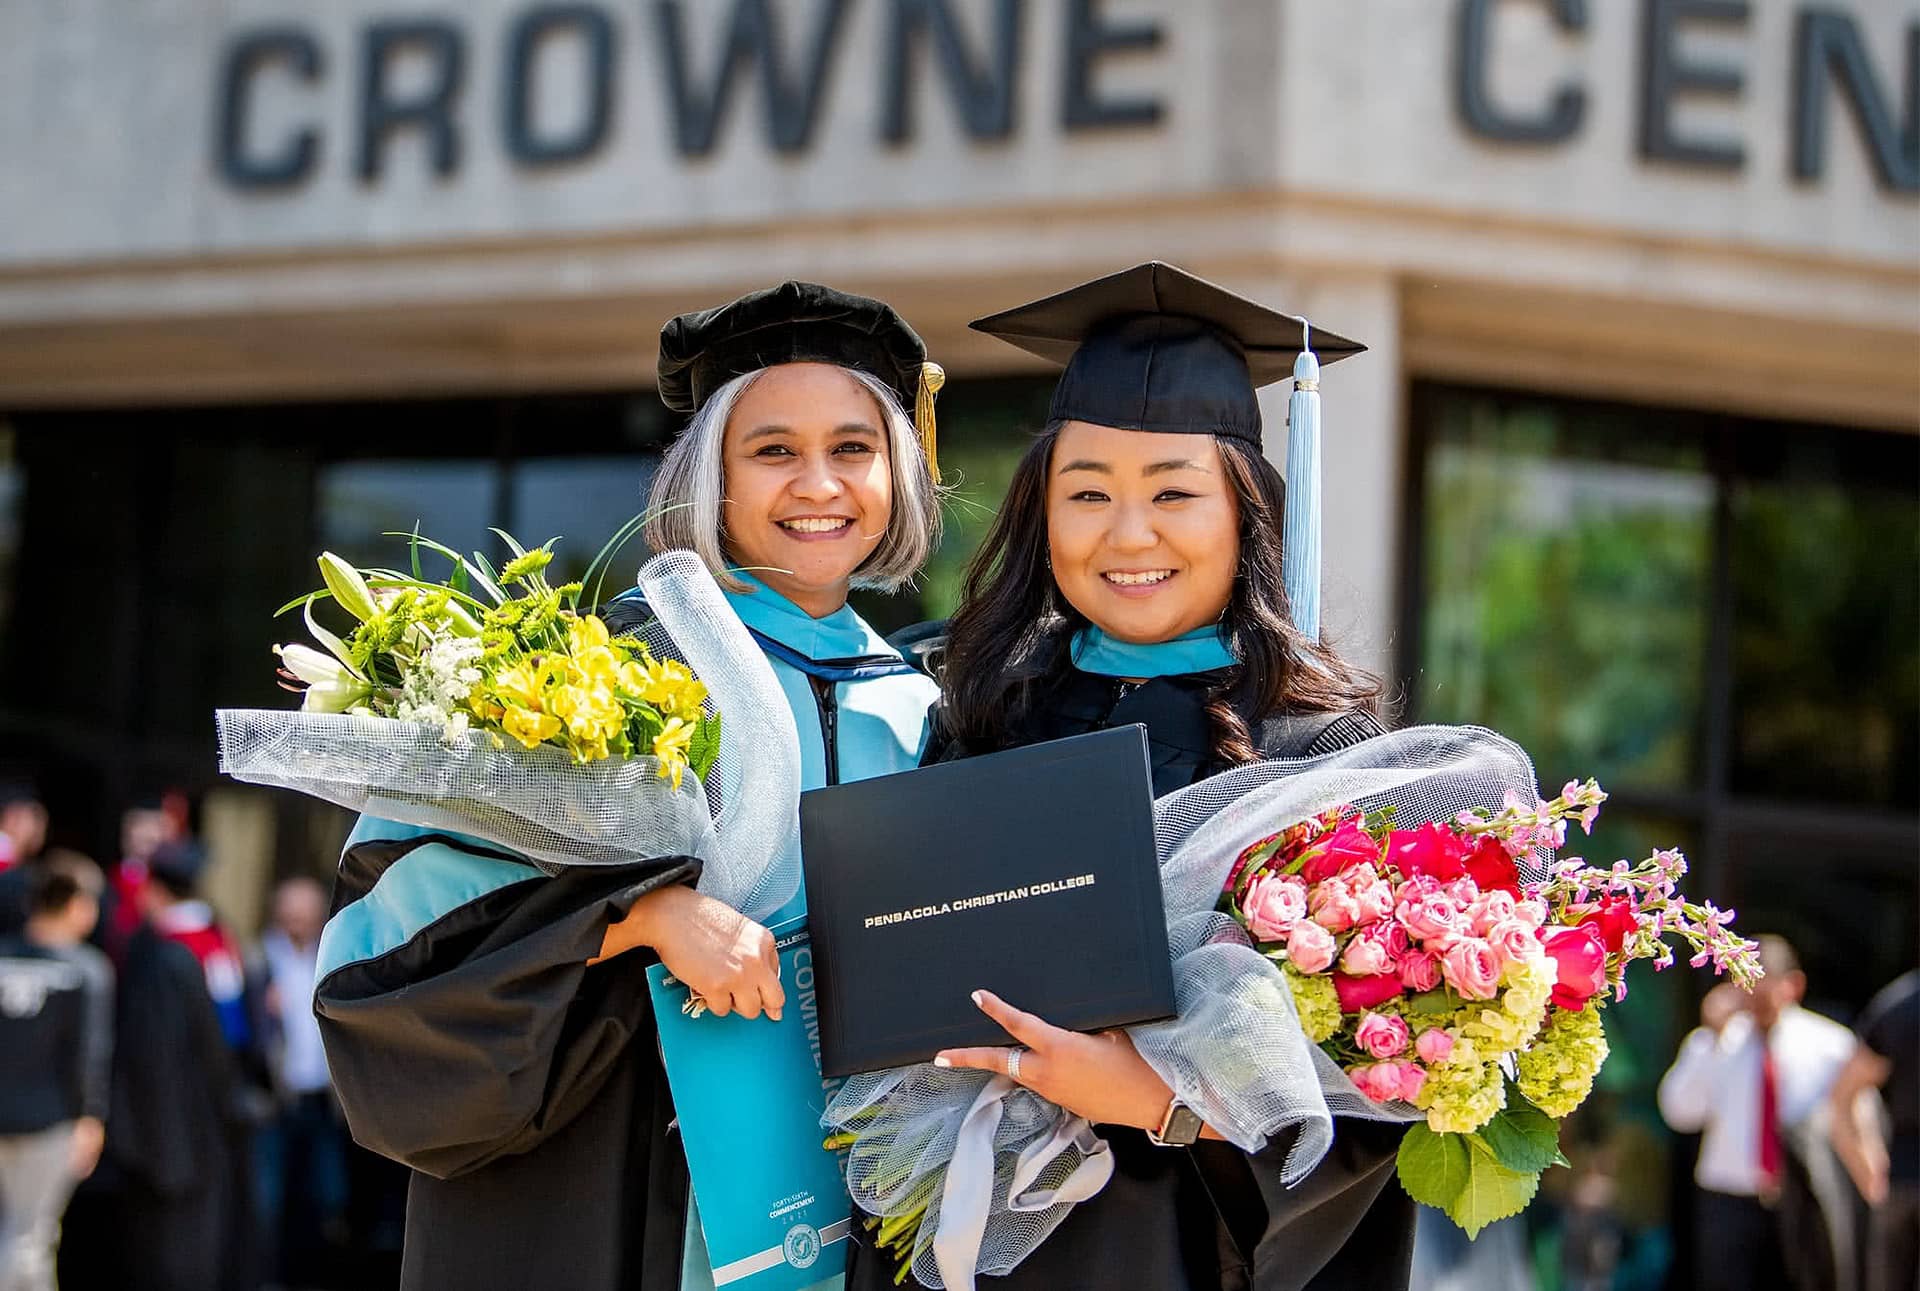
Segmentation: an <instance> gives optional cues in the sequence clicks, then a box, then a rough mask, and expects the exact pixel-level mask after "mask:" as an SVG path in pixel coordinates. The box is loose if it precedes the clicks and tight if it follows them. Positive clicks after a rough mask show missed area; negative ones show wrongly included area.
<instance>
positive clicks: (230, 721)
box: [215, 551, 800, 919]
mask: <svg viewBox="0 0 1920 1291" xmlns="http://www.w3.org/2000/svg"><path fill="white" fill-rule="evenodd" d="M639 585H640V589H641V591H642V592H643V594H644V595H645V597H646V601H647V606H648V608H649V609H650V610H651V611H652V612H653V614H654V615H655V616H656V617H655V620H654V621H653V622H652V623H650V624H649V625H648V626H647V627H646V628H645V629H644V631H643V633H642V636H643V637H644V639H645V640H646V642H647V645H648V647H649V648H650V649H651V650H652V651H653V653H654V655H655V657H656V658H662V659H679V660H681V661H682V662H684V663H685V664H686V665H687V666H688V667H689V668H691V669H692V670H693V672H694V675H695V676H697V677H699V678H700V680H701V681H703V682H705V683H706V686H707V693H708V704H709V706H710V707H711V708H713V709H714V710H715V711H718V712H719V713H720V715H721V726H720V755H719V757H718V758H716V759H715V761H714V765H713V768H712V770H711V771H710V772H709V774H708V776H707V782H706V784H704V785H702V784H701V782H700V781H699V779H698V778H696V777H694V776H692V775H688V776H687V777H686V778H685V779H684V780H683V781H682V783H681V786H680V787H679V788H678V789H675V788H674V787H673V785H672V784H671V783H670V782H669V781H667V780H663V779H661V778H660V776H659V763H658V762H657V761H655V759H653V758H651V757H640V758H629V759H624V760H621V759H608V760H605V761H600V762H593V763H589V764H587V765H584V766H582V765H578V764H576V763H574V762H573V761H572V759H570V758H569V757H568V756H567V755H566V754H565V753H563V752H561V751H559V750H557V749H554V748H549V747H541V748H535V749H524V748H520V747H518V746H517V745H511V744H510V745H508V746H507V747H505V748H496V747H495V746H494V743H493V741H492V739H491V738H489V737H488V736H486V735H483V734H480V733H478V732H475V733H472V734H470V735H468V736H467V737H465V738H464V739H461V740H459V741H457V742H455V743H453V744H448V743H446V742H444V741H443V740H442V738H441V735H440V732H439V731H438V730H437V729H435V728H433V727H429V726H423V725H415V724H413V723H409V722H401V721H395V720H392V719H389V718H379V717H354V716H351V715H347V714H324V713H303V712H289V711H282V710H277V709H222V710H221V711H220V712H219V713H217V714H216V715H215V721H216V724H217V726H218V728H219V736H220V769H221V770H222V771H224V772H226V773H227V774H228V775H230V776H233V777H234V778H235V779H237V780H244V781H247V782H249V783H252V784H264V785H273V786H276V787H279V788H284V789H295V790H298V791H299V792H301V793H305V794H309V795H311V796H313V797H316V798H322V799H325V800H326V801H328V802H332V803H338V804H339V805H340V806H342V807H347V808H350V809H352V810H355V811H365V812H370V813H372V814H374V815H378V816H383V817H386V818H388V819H391V820H398V821H401V822H403V823H405V824H410V825H419V826H423V827H425V828H429V829H445V830H449V831H453V832H456V833H463V834H471V835H474V836H477V837H480V838H484V839H486V840H487V841H489V842H493V843H497V844H499V845H500V846H502V847H505V848H508V849H509V850H511V851H514V852H516V853H518V854H520V855H522V856H525V857H527V858H528V859H530V860H532V861H533V862H535V863H536V864H538V865H540V866H541V867H542V868H544V869H548V870H556V869H561V868H565V867H568V866H577V865H623V864H630V863H632V862H635V861H641V860H646V859H648V858H651V857H660V856H697V857H699V858H700V859H701V861H702V862H704V867H705V868H704V870H703V872H702V874H701V878H700V883H699V889H700V891H702V892H704V893H706V894H707V895H709V896H712V897H715V898H716V899H718V900H721V901H724V902H726V903H727V904H728V905H730V906H732V907H734V908H735V909H736V910H739V911H740V912H742V913H743V914H745V915H747V917H749V918H753V919H764V918H765V917H766V916H768V915H770V914H772V913H773V912H774V911H775V910H778V909H779V908H780V907H781V906H782V905H784V904H786V902H787V901H788V900H789V899H791V898H792V896H793V894H794V893H795V892H796V891H797V890H798V889H799V883H800V858H799V853H798V851H797V849H796V848H795V846H794V838H793V835H794V820H795V819H796V817H797V814H798V810H799V801H800V743H799V736H798V734H797V733H796V731H795V728H794V725H793V714H792V712H791V710H790V709H789V708H788V706H787V701H786V697H785V695H784V694H783V693H782V692H781V689H780V683H779V682H778V681H777V680H776V679H775V677H774V675H773V669H772V668H771V667H770V666H769V665H768V663H767V660H766V656H765V655H764V654H763V653H762V652H761V650H760V647H759V646H758V645H756V644H755V643H754V640H753V638H752V637H751V636H750V635H749V634H748V632H747V630H746V628H745V626H744V625H742V624H741V622H740V620H739V618H738V616H736V615H735V614H734V612H733V609H732V607H731V606H729V605H728V604H727V600H726V597H725V596H723V595H721V592H720V588H719V586H718V585H717V584H716V583H715V582H714V581H713V576H712V575H711V574H709V573H708V572H707V570H706V568H705V566H703V565H702V564H701V563H700V560H699V558H698V557H697V556H695V555H694V554H693V553H691V552H686V551H670V552H665V553H663V554H661V555H659V556H656V557H654V558H653V559H652V560H650V561H648V562H647V564H646V565H645V566H644V567H643V568H642V569H641V571H640V579H639Z"/></svg>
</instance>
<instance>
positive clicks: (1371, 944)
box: [1340, 936, 1393, 977]
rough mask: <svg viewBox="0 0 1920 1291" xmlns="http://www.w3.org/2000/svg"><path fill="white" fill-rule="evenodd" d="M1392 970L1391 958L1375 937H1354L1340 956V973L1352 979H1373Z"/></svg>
mask: <svg viewBox="0 0 1920 1291" xmlns="http://www.w3.org/2000/svg"><path fill="white" fill-rule="evenodd" d="M1392 968H1393V956H1392V955H1390V954H1388V953H1387V948H1386V946H1385V945H1383V944H1382V943H1381V941H1380V940H1379V939H1378V938H1377V937H1366V936H1356V937H1355V938H1354V939H1353V940H1352V941H1349V942H1348V943H1347V948H1346V950H1344V951H1342V952H1341V955H1340V971H1341V972H1343V973H1348V974H1350V975H1352V976H1354V977H1373V976H1375V975H1376V974H1379V973H1385V972H1389V971H1391V970H1392Z"/></svg>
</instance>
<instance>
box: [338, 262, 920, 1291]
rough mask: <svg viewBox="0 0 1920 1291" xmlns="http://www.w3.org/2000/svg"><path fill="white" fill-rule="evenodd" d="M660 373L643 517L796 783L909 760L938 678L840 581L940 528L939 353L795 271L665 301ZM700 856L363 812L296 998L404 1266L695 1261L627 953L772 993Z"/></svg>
mask: <svg viewBox="0 0 1920 1291" xmlns="http://www.w3.org/2000/svg"><path fill="white" fill-rule="evenodd" d="M659 376H660V393H661V397H662V399H663V400H665V401H666V403H667V404H668V406H669V407H671V408H673V409H674V410H676V411H679V412H687V413H692V414H693V417H692V420H691V421H690V422H689V424H688V426H687V428H686V429H685V431H683V432H682V433H681V435H680V437H679V438H678V439H677V440H676V441H675V443H674V445H673V446H672V448H671V449H670V450H669V451H668V453H667V457H666V460H665V461H664V462H663V463H662V465H661V468H660V471H659V474H658V475H657V476H656V478H655V482H654V488H653V494H652V499H651V506H650V507H649V511H650V512H651V513H652V517H653V519H652V523H651V524H649V525H648V527H647V530H646V536H647V539H648V541H649V543H650V544H651V545H652V546H654V547H655V548H656V549H662V550H664V549H667V548H685V549H689V550H692V551H694V552H695V553H697V554H698V555H699V556H700V557H701V558H702V559H703V560H704V561H705V563H706V564H707V566H708V568H709V569H710V570H711V571H712V572H713V574H714V576H715V577H716V579H718V580H719V581H720V582H721V584H722V586H723V588H724V590H725V593H726V595H727V597H728V600H729V602H730V603H731V604H732V605H733V606H734V608H735V609H736V611H737V612H738V613H739V615H740V617H741V619H742V620H743V621H744V622H745V623H746V624H747V626H748V628H749V630H750V631H751V632H752V633H753V635H754V636H755V639H756V640H758V641H759V642H760V644H761V646H762V647H763V648H764V649H765V651H766V653H767V657H768V660H769V662H770V663H771V664H772V666H773V670H774V673H775V676H776V677H777V678H778V679H779V681H780V684H781V688H782V690H783V691H784V692H785V694H786V696H787V699H788V702H789V704H790V705H791V706H792V709H793V716H794V722H795V726H796V727H797V729H798V731H799V734H800V745H801V748H800V754H801V782H802V787H803V788H815V787H818V786H819V785H822V784H826V783H830V782H833V781H836V780H854V779H860V778H864V777H866V776H873V775H882V774H886V773H888V772H892V771H903V770H907V769H909V768H911V767H912V766H914V765H915V764H916V763H917V762H918V760H919V757H920V753H921V747H922V744H923V743H924V739H925V730H926V715H927V709H928V707H929V705H930V704H931V703H932V701H933V699H934V695H935V687H934V685H933V683H932V682H930V681H929V680H927V678H926V677H925V676H923V675H921V674H920V673H919V672H918V671H917V670H915V669H914V668H913V667H912V666H910V665H909V664H907V663H906V662H905V661H904V660H902V659H901V657H900V655H899V654H898V653H897V652H896V651H894V650H893V649H892V648H891V647H889V646H888V645H887V644H886V642H885V641H884V640H883V639H882V638H881V637H880V636H879V635H878V634H877V633H875V632H874V631H873V630H872V629H871V628H870V627H868V626H867V624H866V623H865V622H864V621H863V620H861V619H860V617H859V615H857V614H856V613H855V612H854V611H853V610H852V609H851V608H850V607H848V605H847V603H846V601H847V592H848V589H849V588H850V587H856V586H864V587H876V588H882V589H889V588H892V587H895V586H898V585H899V584H900V583H902V582H904V581H905V580H906V579H907V578H909V577H911V576H912V575H913V574H914V573H915V572H916V571H917V570H918V569H919V566H920V565H921V563H922V562H923V561H924V560H925V558H926V556H927V555H928V553H929V552H931V550H932V549H933V547H934V545H935V544H936V543H937V541H938V515H939V508H938V496H937V489H936V486H935V483H934V478H933V474H932V469H931V458H932V433H933V422H932V396H933V392H934V391H935V390H936V389H937V388H938V386H939V382H940V373H939V369H938V368H937V367H934V366H933V365H932V364H929V363H927V362H926V348H925V346H924V345H923V344H922V343H921V340H920V338H919V337H918V336H917V335H915V333H914V332H913V330H912V329H911V328H910V327H908V326H907V324H906V322H905V321H904V320H902V319H901V318H900V316H899V315H898V314H897V313H895V312H894V311H893V310H892V309H891V308H890V307H888V306H887V305H885V304H883V303H882V302H880V301H877V300H871V299H868V298H866V297H861V296H851V295H848V294H846V293H843V292H838V291H834V290H832V289H830V288H826V287H820V286H816V285H813V284H808V283H792V282H790V283H785V284H782V285H781V286H779V287H775V288H771V289H768V290H766V291H758V292H753V293H751V294H749V295H746V296H743V297H741V298H739V299H738V300H735V301H732V302H729V303H728V304H725V305H722V306H719V307H718V308H715V309H710V310H705V311H701V312H699V313H694V314H686V315H683V316H681V317H679V318H676V319H674V320H672V321H671V322H669V323H668V324H667V326H666V327H665V328H664V329H663V331H662V333H661V338H660V366H659ZM648 617H649V615H648V612H647V609H646V606H645V604H644V603H643V602H640V601H637V600H634V599H631V598H630V597H621V598H618V599H616V600H615V601H614V602H613V603H612V604H611V605H610V606H609V607H608V608H607V611H606V618H607V621H608V623H609V625H610V626H611V627H612V628H613V629H614V630H616V631H626V630H632V629H634V628H636V627H638V626H640V625H641V624H642V623H644V622H645V621H646V620H647V618H648ZM698 875H699V866H698V863H697V862H694V861H691V860H689V859H688V858H685V857H663V858H660V859H659V860H658V861H651V862H646V863H643V864H640V865H635V866H630V867H622V868H620V869H617V870H608V869H597V868H596V869H586V870H578V871H571V872H568V873H565V874H562V875H560V876H557V877H552V878H549V877H544V876H542V875H540V874H539V873H537V872H536V871H534V870H532V869H531V867H529V866H526V865H524V864H522V863H520V862H519V861H518V860H517V858H514V857H511V856H505V855H502V854H500V853H499V851H498V849H495V848H491V847H487V846H484V845H481V844H478V843H474V842H472V840H463V839H458V838H453V837H450V836H447V835H444V834H434V833H432V832H430V831H427V830H424V829H418V828H414V827H410V826H404V825H398V824H396V823H394V822H392V821H383V820H378V819H375V818H372V817H363V818H362V819H361V821H360V823H359V825H358V826H357V827H356V829H355V830H354V833H353V836H352V837H351V838H350V839H349V840H348V845H347V848H346V852H345V854H344V855H343V857H342V859H341V868H340V878H339V882H338V885H337V887H336V891H335V913H334V916H333V918H332V919H330V920H329V922H328V927H327V932H326V933H325V934H324V935H323V936H322V939H321V962H320V966H319V971H318V974H317V976H318V978H319V985H318V987H317V990H316V1010H317V1013H318V1015H319V1018H320V1025H321V1031H322V1035H323V1038H324V1039H325V1041H326V1046H327V1054H328V1061H329V1064H330V1067H331V1070H332V1074H333V1077H334V1082H335V1086H336V1088H337V1090H338V1092H339V1094H340V1098H341V1102H342V1104H343V1105H344V1107H345V1109H346V1111H347V1114H348V1119H349V1122H350V1124H351V1125H352V1128H353V1131H354V1135H355V1137H356V1138H357V1139H358V1140H359V1142H361V1143H362V1144H364V1145H366V1146H368V1147H371V1148H373V1149H374V1150H376V1151H378V1152H381V1153H382V1154H384V1155H386V1156H389V1157H392V1158H394V1159H396V1160H399V1161H403V1162H405V1163H406V1164H408V1165H410V1166H412V1167H413V1168H414V1171H415V1174H414V1176H413V1182H412V1188H411V1191H410V1193H409V1196H408V1202H407V1246H406V1254H405V1264H404V1269H403V1272H402V1279H401V1280H402V1285H403V1286H404V1287H406V1288H410V1289H416V1288H417V1289H419V1291H428V1289H430V1288H442V1287H458V1288H461V1291H487V1289H489V1288H499V1291H548V1289H549V1288H551V1289H552V1291H699V1289H700V1288H703V1287H707V1288H710V1287H711V1286H712V1285H713V1283H714V1278H713V1275H712V1273H711V1272H710V1270H709V1269H708V1267H707V1266H708V1259H707V1251H706V1247H705V1243H704V1240H703V1236H702V1233H701V1230H700V1228H699V1227H698V1226H697V1225H694V1224H692V1223H690V1207H689V1193H688V1179H687V1163H686V1157H685V1153H684V1149H683V1147H682V1143H681V1140H680V1138H679V1131H678V1129H677V1127H676V1125H675V1111H674V1107H673V1103H672V1099H671V1097H670V1094H669V1090H668V1088H667V1084H666V1081H665V1079H664V1076H663V1073H662V1071H661V1066H660V1058H659V1054H658V1034H657V1031H656V1030H655V1027H654V1023H653V1018H652V1013H651V1004H650V1002H649V994H648V990H647V985H646V974H645V971H644V970H645V968H646V963H645V962H644V960H643V958H642V957H645V959H651V958H654V957H657V958H659V959H660V960H661V961H662V962H664V963H665V964H666V965H667V967H668V968H669V969H670V970H671V971H672V972H673V973H674V974H675V975H676V976H678V977H679V978H680V979H681V980H682V981H684V982H686V983H687V984H688V985H689V986H691V987H693V988H694V989H696V990H697V991H699V993H700V994H701V995H703V996H704V997H705V998H706V999H707V1001H708V1002H709V1004H710V1005H711V1006H712V1009H713V1011H714V1012H715V1013H724V1012H727V1011H729V1010H730V1009H731V1010H732V1011H738V1012H740V1013H742V1014H743V1015H745V1016H749V1017H756V1016H759V1015H760V1013H761V1012H763V1011H764V1012H766V1013H768V1014H770V1015H778V1014H779V1012H780V1011H781V1010H782V1008H783V1007H784V1006H785V1005H786V1003H787V1001H786V996H785V991H784V989H783V988H782V986H781V985H780V983H779V981H778V975H777V972H776V971H775V969H776V967H777V960H775V959H774V958H773V953H774V952H773V941H772V938H771V937H770V936H769V935H768V934H767V932H766V929H765V928H762V927H760V926H758V925H755V924H753V923H751V922H750V921H748V920H746V919H745V918H743V917H742V916H741V915H739V914H738V913H737V912H735V911H733V910H732V909H730V908H728V907H726V906H724V905H721V904H720V903H718V902H716V901H713V900H712V899H710V898H708V897H706V896H704V895H701V894H699V893H697V892H695V891H693V890H692V886H691V885H692V884H693V882H694V881H695V879H697V877H698ZM803 910H804V907H803V906H802V905H800V902H799V899H796V901H795V903H794V904H793V905H791V906H789V907H788V908H786V909H784V910H782V911H779V912H776V913H775V914H774V915H772V916H770V918H769V923H772V924H779V923H782V922H784V921H785V920H786V919H788V918H790V917H793V916H794V915H796V914H798V913H800V912H802V911H803ZM628 951H639V952H640V954H639V955H632V954H627V953H625V952H628ZM729 964H732V965H733V966H734V967H733V968H732V970H730V971H731V976H724V975H723V976H714V975H713V974H714V972H716V971H719V972H723V973H724V972H726V971H729V970H728V969H727V966H728V965H729ZM703 977H704V978H705V980H703ZM812 1097H813V1098H814V1099H817V1098H818V1089H817V1088H816V1089H815V1090H814V1091H813V1095H812ZM807 1101H808V1100H807V1099H805V1098H802V1099H799V1100H797V1102H796V1105H797V1107H798V1108H799V1110H800V1111H801V1112H802V1114H804V1112H805V1107H806V1105H807ZM810 1128H811V1126H810ZM711 1218H712V1217H709V1219H711ZM830 1249H831V1251H832V1253H833V1254H834V1255H838V1254H839V1253H840V1251H841V1250H843V1249H844V1248H839V1247H830ZM832 1262H833V1261H832V1260H830V1259H828V1258H826V1257H825V1256H824V1255H823V1256H822V1257H821V1259H820V1262H819V1264H818V1265H817V1268H818V1269H819V1271H821V1272H823V1273H824V1272H825V1271H826V1270H827V1268H828V1266H829V1265H830V1264H831V1263H832ZM839 1282H840V1279H839V1278H838V1277H837V1276H835V1277H833V1278H831V1279H830V1280H829V1281H828V1282H827V1283H823V1284H821V1285H832V1286H837V1285H838V1284H839Z"/></svg>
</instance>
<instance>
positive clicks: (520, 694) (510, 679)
mask: <svg viewBox="0 0 1920 1291" xmlns="http://www.w3.org/2000/svg"><path fill="white" fill-rule="evenodd" d="M541 680H542V679H541V675H540V671H539V670H536V669H535V668H534V667H532V666H531V665H530V664H528V663H527V662H526V661H525V660H521V661H520V662H519V663H516V664H512V665H510V666H508V667H505V668H502V669H501V670H500V671H499V673H498V674H497V675H495V677H494V679H493V691H494V694H495V695H496V696H497V697H498V698H499V700H500V702H501V703H503V704H507V705H510V706H511V705H517V706H519V707H521V708H525V709H530V710H532V711H534V712H539V711H540V709H541V707H542V705H541V702H540V698H541V692H542V691H543V690H544V689H545V687H544V686H543V685H542V684H541Z"/></svg>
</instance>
